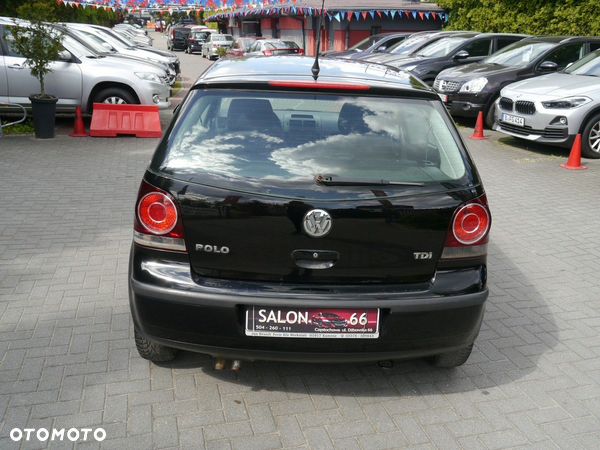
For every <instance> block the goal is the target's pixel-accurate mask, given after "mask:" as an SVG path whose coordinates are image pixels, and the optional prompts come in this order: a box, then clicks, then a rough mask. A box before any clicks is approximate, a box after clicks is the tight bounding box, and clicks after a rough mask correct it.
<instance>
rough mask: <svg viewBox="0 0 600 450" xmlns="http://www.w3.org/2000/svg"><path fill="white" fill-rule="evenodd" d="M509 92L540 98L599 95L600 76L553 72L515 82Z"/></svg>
mask: <svg viewBox="0 0 600 450" xmlns="http://www.w3.org/2000/svg"><path fill="white" fill-rule="evenodd" d="M506 89H507V92H515V93H516V92H520V93H524V94H528V95H529V96H535V97H539V98H563V97H570V96H573V95H592V94H595V95H594V97H598V94H597V92H598V91H599V90H600V78H597V77H589V76H584V75H570V74H566V73H551V74H548V75H542V76H540V77H535V78H530V79H527V80H523V81H519V82H517V83H513V84H511V85H509V86H507V87H506Z"/></svg>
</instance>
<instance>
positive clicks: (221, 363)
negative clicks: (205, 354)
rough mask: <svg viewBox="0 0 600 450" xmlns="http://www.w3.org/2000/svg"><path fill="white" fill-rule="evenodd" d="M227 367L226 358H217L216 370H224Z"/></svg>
mask: <svg viewBox="0 0 600 450" xmlns="http://www.w3.org/2000/svg"><path fill="white" fill-rule="evenodd" d="M224 368H225V358H217V361H216V362H215V370H223V369H224Z"/></svg>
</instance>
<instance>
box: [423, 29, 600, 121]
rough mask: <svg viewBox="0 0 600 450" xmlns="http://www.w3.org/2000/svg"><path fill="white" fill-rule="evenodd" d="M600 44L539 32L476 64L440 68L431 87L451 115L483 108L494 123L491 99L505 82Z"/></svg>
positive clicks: (560, 65)
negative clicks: (544, 34) (442, 99)
mask: <svg viewBox="0 0 600 450" xmlns="http://www.w3.org/2000/svg"><path fill="white" fill-rule="evenodd" d="M599 48H600V38H599V37H581V36H577V37H568V36H540V37H531V38H528V39H523V40H522V41H519V42H516V43H514V44H512V45H509V46H507V47H504V48H503V49H502V50H500V51H498V52H496V53H494V54H493V55H492V56H490V57H489V58H487V59H485V60H483V61H482V62H480V63H477V64H467V65H466V66H460V67H454V68H451V69H447V70H444V71H443V72H441V73H440V74H439V75H438V76H437V78H436V80H435V83H434V89H435V90H436V91H438V92H439V93H440V94H442V96H443V98H444V99H445V101H446V102H445V103H446V107H447V108H448V110H449V111H450V114H452V115H453V116H459V117H477V115H478V114H479V111H483V116H484V121H485V124H486V126H487V127H488V128H491V127H492V126H493V125H494V111H495V109H494V102H495V101H496V99H497V98H498V96H499V95H500V91H501V90H502V88H503V87H504V86H507V85H509V84H510V83H514V82H516V81H519V80H523V79H525V78H531V77H535V76H538V75H543V74H547V73H551V72H556V71H558V70H562V69H564V68H566V67H567V66H568V65H569V64H571V63H572V62H575V61H576V60H578V59H580V58H583V57H584V56H585V55H587V54H588V53H590V52H591V51H594V50H596V49H599Z"/></svg>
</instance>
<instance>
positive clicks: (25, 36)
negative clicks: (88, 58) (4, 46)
mask: <svg viewBox="0 0 600 450" xmlns="http://www.w3.org/2000/svg"><path fill="white" fill-rule="evenodd" d="M18 14H19V17H20V18H21V19H25V20H27V21H29V23H23V22H20V21H18V20H15V26H14V27H12V28H11V31H12V36H13V42H12V47H13V50H14V51H15V52H16V53H18V54H20V55H22V56H24V57H25V58H26V60H25V64H27V65H28V66H29V69H30V71H31V75H33V76H34V77H35V78H37V79H38V80H39V82H40V92H39V93H32V94H31V95H30V96H29V100H30V101H31V109H32V115H33V123H34V129H35V136H36V137H37V138H52V137H54V124H55V119H56V102H57V101H58V98H57V97H56V96H54V95H52V94H51V93H50V94H48V93H46V91H45V89H44V76H45V75H47V74H48V73H50V72H52V68H51V67H50V63H51V62H52V61H56V60H57V59H58V58H59V55H60V53H61V50H62V35H61V34H60V32H58V31H56V30H54V29H51V28H49V27H48V26H47V25H46V23H47V22H48V21H50V19H51V18H52V15H53V8H52V7H51V6H50V4H49V3H47V2H44V1H37V2H34V3H25V4H23V5H21V6H20V7H19V9H18Z"/></svg>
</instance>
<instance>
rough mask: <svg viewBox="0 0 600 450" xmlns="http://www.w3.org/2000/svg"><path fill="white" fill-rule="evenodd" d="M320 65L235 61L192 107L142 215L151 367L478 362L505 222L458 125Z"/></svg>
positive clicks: (383, 85) (425, 91)
mask: <svg viewBox="0 0 600 450" xmlns="http://www.w3.org/2000/svg"><path fill="white" fill-rule="evenodd" d="M312 65H313V60H312V59H311V58H308V57H298V56H293V57H288V56H281V57H270V58H261V57H257V58H249V59H248V60H245V61H241V60H235V61H230V60H222V61H220V62H218V63H217V64H215V65H213V66H212V67H210V68H209V69H208V70H207V71H206V72H205V73H204V74H203V75H202V76H201V77H200V78H199V79H198V80H197V81H196V83H195V84H194V86H193V87H192V88H191V89H190V91H189V93H188V95H187V97H186V98H185V100H184V101H183V103H182V104H181V105H180V107H179V108H178V109H177V110H176V112H175V115H174V118H173V120H172V123H171V125H170V126H169V128H168V129H167V130H166V133H165V136H164V138H163V139H162V141H161V142H160V143H159V145H158V147H157V149H156V151H155V153H154V155H153V157H152V160H151V162H150V164H149V166H148V168H147V170H146V172H145V175H144V177H143V180H142V182H141V186H140V190H139V195H138V199H137V202H136V205H135V224H134V239H133V245H132V249H131V258H130V270H129V293H130V303H131V311H132V316H133V321H134V326H135V338H136V345H137V348H138V351H139V353H140V355H141V356H142V357H143V358H146V359H149V360H151V361H167V360H170V359H172V358H173V357H174V356H175V355H176V352H177V350H179V349H184V350H192V351H197V352H201V353H206V354H209V355H212V356H214V357H216V358H218V360H221V361H222V360H223V359H231V360H234V367H235V368H237V367H238V366H239V360H279V361H299V362H319V361H325V362H359V361H389V360H395V359H405V358H421V357H427V358H428V360H429V361H431V362H432V363H433V364H435V365H437V366H439V367H455V366H458V365H460V364H463V363H464V362H465V361H466V360H467V358H468V357H469V354H470V353H471V349H472V347H473V343H474V341H475V339H476V337H477V335H478V332H479V328H480V325H481V322H482V319H483V314H484V309H485V301H486V299H487V296H488V289H487V284H486V255H487V243H488V235H489V230H490V225H491V216H490V212H489V209H488V204H487V200H486V195H485V192H484V188H483V185H482V183H481V180H480V178H479V175H478V173H477V170H476V169H475V166H474V164H473V161H472V159H471V158H470V156H469V154H468V152H467V149H466V148H465V145H464V143H463V141H462V140H461V137H460V136H459V134H458V132H457V130H456V128H455V126H454V124H453V122H452V120H451V119H450V117H449V115H448V113H447V111H446V110H445V108H444V106H443V104H442V102H441V101H440V98H439V97H438V95H437V94H436V93H435V92H433V91H432V90H431V89H430V88H429V87H427V86H426V85H425V84H424V83H422V82H421V81H419V80H418V79H416V78H414V77H412V76H410V75H409V74H408V73H406V72H403V71H401V70H398V69H394V68H390V67H386V66H381V65H377V64H368V63H362V62H356V61H348V60H334V59H332V60H322V61H321V62H320V73H319V74H318V79H317V80H316V81H315V80H314V79H313V76H312V74H311V66H312ZM315 317H317V318H318V317H337V318H339V319H336V322H335V324H336V325H335V326H323V324H322V323H319V321H318V320H315ZM218 367H219V368H220V367H221V364H219V366H218Z"/></svg>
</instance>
